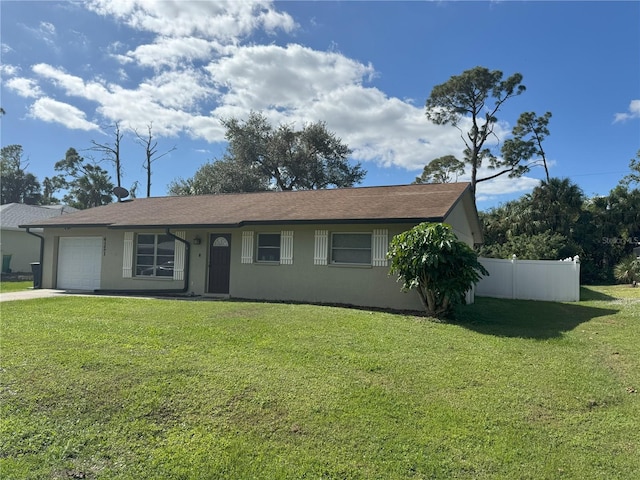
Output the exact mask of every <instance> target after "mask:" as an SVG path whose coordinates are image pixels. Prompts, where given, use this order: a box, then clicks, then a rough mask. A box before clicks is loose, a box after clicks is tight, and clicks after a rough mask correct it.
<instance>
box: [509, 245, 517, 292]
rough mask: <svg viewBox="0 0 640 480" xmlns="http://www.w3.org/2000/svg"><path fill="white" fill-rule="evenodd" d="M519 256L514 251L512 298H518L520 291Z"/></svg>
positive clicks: (512, 260)
mask: <svg viewBox="0 0 640 480" xmlns="http://www.w3.org/2000/svg"><path fill="white" fill-rule="evenodd" d="M517 269H518V256H517V255H516V254H515V253H514V254H513V255H511V298H512V299H514V298H516V293H517V292H518V272H517Z"/></svg>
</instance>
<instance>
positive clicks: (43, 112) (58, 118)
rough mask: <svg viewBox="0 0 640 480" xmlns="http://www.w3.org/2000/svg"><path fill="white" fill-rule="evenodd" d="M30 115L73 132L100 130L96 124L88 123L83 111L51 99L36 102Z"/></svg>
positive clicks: (41, 99)
mask: <svg viewBox="0 0 640 480" xmlns="http://www.w3.org/2000/svg"><path fill="white" fill-rule="evenodd" d="M29 115H30V116H31V117H33V118H37V119H39V120H42V121H45V122H51V123H59V124H61V125H64V126H65V127H67V128H70V129H72V130H87V131H88V130H98V126H97V125H96V124H95V123H92V122H89V121H87V119H86V115H85V114H84V112H83V111H81V110H80V109H78V108H76V107H74V106H73V105H69V104H68V103H63V102H58V101H57V100H53V99H51V98H46V97H45V98H39V99H38V100H36V101H35V102H34V104H33V105H32V106H31V108H30V110H29Z"/></svg>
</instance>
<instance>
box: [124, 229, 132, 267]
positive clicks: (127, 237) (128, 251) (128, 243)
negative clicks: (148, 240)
mask: <svg viewBox="0 0 640 480" xmlns="http://www.w3.org/2000/svg"><path fill="white" fill-rule="evenodd" d="M131 277H133V232H124V248H123V250H122V278H131Z"/></svg>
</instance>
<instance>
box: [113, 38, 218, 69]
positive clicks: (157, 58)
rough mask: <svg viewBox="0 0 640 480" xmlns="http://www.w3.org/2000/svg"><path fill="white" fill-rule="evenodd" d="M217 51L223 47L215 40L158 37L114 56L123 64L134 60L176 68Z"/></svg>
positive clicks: (207, 56) (157, 66)
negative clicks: (149, 42)
mask: <svg viewBox="0 0 640 480" xmlns="http://www.w3.org/2000/svg"><path fill="white" fill-rule="evenodd" d="M217 51H224V47H223V46H222V45H221V44H220V43H218V42H217V41H211V40H205V39H202V38H195V37H180V38H168V37H159V38H157V39H156V40H155V41H154V43H152V44H148V45H140V46H138V47H136V48H135V49H134V50H130V51H128V52H127V53H126V54H118V55H114V57H115V58H116V59H117V60H118V61H120V62H121V63H123V64H126V63H131V62H135V63H137V64H138V65H141V66H144V67H152V68H155V69H159V68H161V67H172V68H178V67H179V66H180V65H181V64H185V63H192V62H195V61H197V60H201V61H202V60H206V59H209V58H211V56H212V55H213V53H214V52H217Z"/></svg>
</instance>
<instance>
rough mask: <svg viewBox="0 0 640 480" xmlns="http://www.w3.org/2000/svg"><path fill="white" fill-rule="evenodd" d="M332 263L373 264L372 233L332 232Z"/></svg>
mask: <svg viewBox="0 0 640 480" xmlns="http://www.w3.org/2000/svg"><path fill="white" fill-rule="evenodd" d="M331 263H332V264H335V265H339V264H344V265H371V233H332V234H331Z"/></svg>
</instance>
